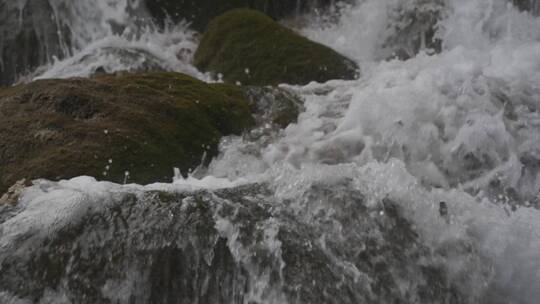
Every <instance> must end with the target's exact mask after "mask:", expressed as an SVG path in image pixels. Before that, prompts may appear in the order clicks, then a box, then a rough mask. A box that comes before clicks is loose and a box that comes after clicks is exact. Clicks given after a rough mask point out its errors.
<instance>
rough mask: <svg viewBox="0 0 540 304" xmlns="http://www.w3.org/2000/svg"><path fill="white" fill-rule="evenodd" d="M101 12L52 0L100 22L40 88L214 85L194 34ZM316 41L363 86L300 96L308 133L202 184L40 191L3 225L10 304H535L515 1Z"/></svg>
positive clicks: (298, 130) (355, 15) (472, 4)
mask: <svg viewBox="0 0 540 304" xmlns="http://www.w3.org/2000/svg"><path fill="white" fill-rule="evenodd" d="M57 2H58V3H57ZM90 2H92V3H93V2H96V3H101V4H103V3H107V5H106V7H103V6H99V5H92V4H88V6H86V4H84V5H83V4H82V1H81V2H77V3H79V4H77V5H73V6H70V5H66V4H65V3H64V4H63V6H62V5H61V3H63V2H62V1H51V4H52V3H56V4H54V5H52V6H53V7H54V8H58V7H64V8H65V7H69V8H70V10H66V11H65V12H67V11H70V12H71V13H72V14H75V13H77V14H80V15H81V14H82V16H84V17H85V18H83V19H80V20H77V18H75V17H66V18H65V20H68V21H66V22H67V23H68V25H69V26H68V28H69V29H70V31H71V34H70V36H72V37H75V38H76V39H72V42H71V43H70V44H71V46H70V49H69V51H66V52H65V54H64V57H65V58H64V59H62V60H56V61H52V62H50V63H49V64H48V65H46V66H45V67H43V68H41V69H39V71H38V72H36V73H37V74H39V76H37V78H46V77H70V76H86V75H89V74H91V73H93V72H95V71H96V69H98V68H102V69H104V70H105V71H106V72H113V71H117V70H125V69H132V70H139V69H144V68H145V65H148V64H149V65H150V66H152V65H157V66H159V67H163V68H166V69H170V70H177V71H182V72H187V73H190V74H192V75H195V76H197V77H200V78H202V79H206V76H205V75H203V74H201V73H199V72H197V71H196V69H195V68H193V67H191V66H190V65H189V60H190V53H192V52H193V50H194V49H195V48H196V35H195V34H194V33H193V32H191V31H189V30H188V29H187V28H186V26H185V25H177V26H172V27H169V28H167V29H166V30H157V29H155V28H153V27H152V25H149V24H146V23H144V22H142V23H137V24H130V23H129V22H128V21H127V20H131V18H125V15H123V14H124V13H126V12H127V11H129V10H127V9H126V8H127V7H132V6H130V5H135V6H133V7H135V8H137V7H138V6H137V5H136V2H134V3H135V4H133V3H131V2H132V1H130V2H129V3H125V1H88V2H84V3H90ZM113 4H114V5H116V6H114V5H113ZM128 4H129V5H128ZM113 6H114V9H113V8H112V7H113ZM133 7H132V9H133ZM528 7H529V8H531V9H532V12H533V13H537V11H538V10H537V8H538V3H537V2H535V1H532V2H530V3H528ZM535 10H536V11H535ZM136 14H138V15H139V16H143V15H144V11H142V12H138V11H137V13H136ZM434 16H435V17H434ZM143 19H144V18H143ZM103 20H106V21H107V22H104V21H103ZM111 20H115V21H116V23H118V24H122V25H125V29H124V30H123V33H120V32H115V31H114V30H113V28H112V27H111V24H112V23H111V22H110V21H111ZM123 28H124V27H123ZM300 31H302V32H303V33H304V34H305V35H306V36H308V37H310V38H311V39H313V40H316V41H319V42H322V43H324V44H327V45H329V46H331V47H333V48H335V49H336V50H338V51H340V52H342V53H344V54H346V55H348V56H349V57H351V58H353V59H355V60H357V61H358V62H359V64H360V66H361V70H362V77H361V78H360V79H358V80H356V81H337V80H336V81H330V82H328V83H325V84H318V83H311V84H309V85H307V86H303V87H298V86H288V85H283V87H284V88H285V89H288V90H290V91H291V92H294V93H296V94H298V95H299V96H301V97H302V99H303V100H304V111H303V112H302V113H301V114H300V117H299V119H298V123H296V124H293V125H290V126H288V127H287V128H286V129H284V130H277V129H275V128H273V127H272V126H262V127H260V128H258V129H257V130H254V131H253V132H251V133H250V134H246V135H245V136H243V137H230V138H226V139H224V140H223V142H222V144H221V154H220V156H219V157H218V158H217V159H215V160H214V161H212V163H211V164H210V165H209V167H208V168H207V170H205V172H204V174H203V173H201V172H198V174H197V176H196V177H195V176H193V177H190V178H189V179H186V180H184V179H182V178H176V179H175V181H174V182H173V183H172V184H154V185H148V186H137V185H115V184H110V183H103V182H96V181H95V180H93V179H92V178H86V177H80V178H76V179H73V180H71V181H62V182H59V183H54V182H48V181H39V182H36V184H35V185H34V186H32V187H29V188H28V189H27V190H26V191H25V193H24V194H23V196H22V198H21V202H20V204H19V205H18V206H16V207H0V271H3V272H4V273H7V274H8V275H0V300H1V302H2V303H17V304H18V303H195V302H199V303H207V302H211V303H214V302H215V303H221V302H235V303H242V302H243V303H285V302H289V303H313V302H321V303H537V302H538V300H537V299H539V298H540V289H539V288H538V287H539V286H540V210H539V208H540V138H539V137H540V18H538V17H535V14H532V13H531V12H527V11H520V10H518V9H517V8H516V7H515V6H513V5H512V3H511V2H508V1H506V0H447V1H443V0H441V1H438V0H433V1H428V0H384V1H382V0H358V1H357V3H356V4H355V5H354V6H350V7H349V6H347V7H342V9H341V15H340V17H339V20H338V21H337V22H336V20H335V18H330V20H326V19H325V18H321V17H313V18H312V22H311V23H310V24H309V25H308V26H307V27H304V28H302V29H301V30H300ZM430 48H434V49H430ZM400 52H404V53H405V54H406V55H407V56H406V57H410V58H409V59H407V60H399V59H389V58H392V57H393V56H395V55H396V54H398V53H400ZM178 54H182V56H178ZM171 177H172V169H171ZM156 197H157V198H156ZM441 202H444V204H442V205H441ZM444 206H446V209H447V211H445V210H442V209H444ZM2 208H3V209H2ZM193 210H195V211H193ZM197 210H198V211H197ZM201 210H202V211H201ZM186 214H187V215H186ZM190 214H195V215H194V216H193V219H192V218H191V217H190V216H189V215H190ZM118 225H120V228H118ZM122 225H123V226H122ZM192 226H195V227H196V228H193V227H192ZM121 227H124V228H121ZM190 227H191V228H190ZM179 248H180V249H179ZM178 265H180V266H178ZM51 269H52V270H51ZM186 278H188V279H187V280H190V282H185V280H186ZM191 280H192V281H191ZM220 284H221V285H220ZM220 286H221V288H220Z"/></svg>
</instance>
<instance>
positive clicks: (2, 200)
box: [0, 179, 27, 205]
mask: <svg viewBox="0 0 540 304" xmlns="http://www.w3.org/2000/svg"><path fill="white" fill-rule="evenodd" d="M26 186H27V184H26V179H21V180H19V181H17V182H16V183H15V184H14V185H13V186H11V187H9V189H8V191H7V192H6V193H4V194H3V195H1V196H0V205H4V204H11V205H15V204H17V203H18V202H19V198H20V196H21V194H22V193H23V191H24V188H25V187H26Z"/></svg>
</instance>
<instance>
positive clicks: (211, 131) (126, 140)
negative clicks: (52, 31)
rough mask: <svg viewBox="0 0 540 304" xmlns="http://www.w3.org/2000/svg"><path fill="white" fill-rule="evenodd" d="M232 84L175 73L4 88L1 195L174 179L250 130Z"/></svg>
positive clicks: (0, 118)
mask: <svg viewBox="0 0 540 304" xmlns="http://www.w3.org/2000/svg"><path fill="white" fill-rule="evenodd" d="M252 121H253V120H252V117H251V114H250V109H249V105H248V101H247V99H245V98H244V97H243V92H242V91H240V89H238V88H236V87H234V86H227V85H208V84H206V83H204V82H202V81H199V80H196V79H194V78H191V77H189V76H186V75H183V74H178V73H150V74H139V75H136V74H128V75H119V76H105V77H97V78H93V79H70V80H43V81H36V82H33V83H31V84H28V85H20V86H15V87H11V88H5V89H1V90H0V138H2V140H1V141H0V156H1V157H0V167H1V168H2V170H1V171H0V192H1V193H3V192H4V191H5V190H6V189H7V187H9V186H11V185H12V184H13V183H14V182H15V181H17V180H20V179H22V178H27V179H34V178H48V179H53V180H56V179H61V178H70V177H74V176H80V175H91V176H96V177H101V178H103V179H106V180H110V181H115V182H119V183H122V182H124V181H128V182H137V183H148V182H156V181H170V180H171V177H172V169H173V167H178V168H180V169H181V170H182V172H183V173H187V171H188V170H189V169H190V168H193V167H195V166H197V165H198V164H200V163H201V159H202V156H203V154H204V153H207V156H208V157H211V156H213V155H215V154H216V153H217V145H218V142H219V139H220V137H221V136H223V135H229V134H240V133H241V132H242V130H244V129H246V128H248V127H249V126H250V125H251V124H252Z"/></svg>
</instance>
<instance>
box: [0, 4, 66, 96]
mask: <svg viewBox="0 0 540 304" xmlns="http://www.w3.org/2000/svg"><path fill="white" fill-rule="evenodd" d="M20 2H21V1H0V85H2V84H10V83H12V82H14V81H15V80H16V79H17V77H19V76H21V75H23V74H26V73H28V72H30V71H32V70H33V69H34V68H36V67H38V66H40V65H42V64H46V63H49V62H51V61H52V59H53V56H57V57H58V58H62V57H64V56H65V55H67V53H66V51H67V50H66V49H63V48H62V43H65V40H66V38H67V37H65V35H67V33H66V34H65V35H64V34H63V33H64V31H63V30H64V29H63V28H59V26H58V25H59V24H60V23H57V22H56V20H55V18H54V12H53V8H52V7H51V5H50V4H49V1H44V0H29V1H26V2H25V3H24V6H23V7H22V8H21V7H19V3H20ZM51 16H52V18H51ZM59 33H62V34H61V35H59Z"/></svg>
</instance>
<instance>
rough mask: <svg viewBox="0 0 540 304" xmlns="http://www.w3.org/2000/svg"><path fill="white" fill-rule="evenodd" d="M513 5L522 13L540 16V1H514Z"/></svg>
mask: <svg viewBox="0 0 540 304" xmlns="http://www.w3.org/2000/svg"><path fill="white" fill-rule="evenodd" d="M512 3H513V4H514V5H515V6H517V7H518V8H519V9H520V10H522V11H528V12H530V13H531V14H533V15H534V16H540V1H538V0H512Z"/></svg>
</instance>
